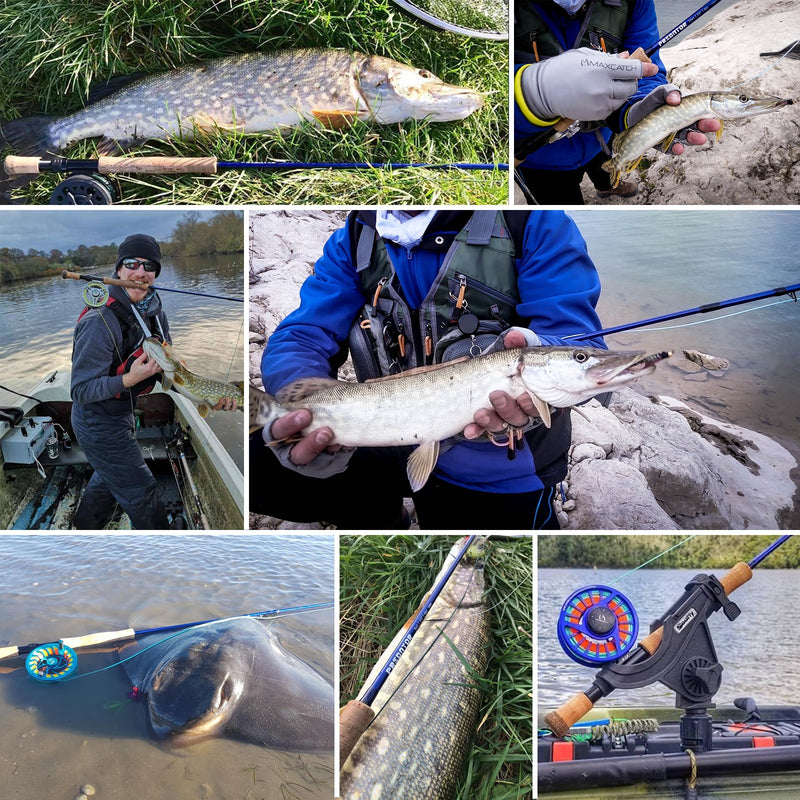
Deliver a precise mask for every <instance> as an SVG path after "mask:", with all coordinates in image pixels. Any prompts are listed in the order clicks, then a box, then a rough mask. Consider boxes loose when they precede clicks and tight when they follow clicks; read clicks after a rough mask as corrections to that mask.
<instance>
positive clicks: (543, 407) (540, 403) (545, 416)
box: [526, 387, 551, 428]
mask: <svg viewBox="0 0 800 800" xmlns="http://www.w3.org/2000/svg"><path fill="white" fill-rule="evenodd" d="M526 389H527V387H526ZM527 391H528V397H530V398H531V401H532V402H533V405H534V407H535V408H536V410H537V411H538V412H539V416H540V417H541V418H542V422H543V423H544V426H545V428H549V427H550V425H551V421H550V406H549V404H547V403H545V401H544V400H542V398H541V397H539V396H538V395H536V394H534V393H533V392H532V391H531V390H530V389H527Z"/></svg>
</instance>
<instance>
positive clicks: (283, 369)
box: [250, 210, 604, 529]
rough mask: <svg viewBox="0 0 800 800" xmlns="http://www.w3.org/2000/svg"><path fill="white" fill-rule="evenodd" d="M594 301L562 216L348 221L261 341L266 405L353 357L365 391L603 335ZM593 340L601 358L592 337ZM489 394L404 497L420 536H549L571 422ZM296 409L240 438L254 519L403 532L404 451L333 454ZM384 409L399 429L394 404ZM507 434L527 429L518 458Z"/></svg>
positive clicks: (528, 402) (584, 261)
mask: <svg viewBox="0 0 800 800" xmlns="http://www.w3.org/2000/svg"><path fill="white" fill-rule="evenodd" d="M599 292H600V282H599V278H598V276H597V272H596V270H595V268H594V265H593V264H592V262H591V260H590V259H589V256H588V254H587V252H586V245H585V243H584V241H583V239H582V237H581V236H580V234H579V232H578V230H577V228H576V226H575V225H574V223H573V222H572V221H571V220H570V219H569V218H568V217H567V216H566V215H565V214H564V213H563V212H557V211H545V212H541V213H538V214H530V213H529V212H523V211H517V212H514V211H507V212H498V211H490V210H486V211H475V212H471V211H440V212H436V211H421V212H420V211H378V212H375V211H372V212H363V211H362V212H353V213H351V214H350V216H349V218H348V221H347V223H346V225H345V226H344V227H343V228H342V229H340V230H339V231H337V232H335V233H334V234H333V235H332V236H331V237H330V239H329V240H328V242H327V243H326V245H325V247H324V251H323V254H322V256H321V258H320V259H319V260H318V261H317V263H316V265H315V268H314V273H313V275H312V276H311V277H310V278H309V279H308V280H307V281H306V283H305V284H304V285H303V288H302V290H301V303H300V307H299V308H298V309H297V310H296V311H295V312H293V313H292V314H291V315H289V316H288V317H287V318H286V319H285V320H284V321H283V322H282V323H281V324H280V325H279V326H278V328H277V329H276V330H275V332H274V333H273V334H272V336H271V337H270V340H269V343H268V346H267V349H266V351H265V353H264V356H263V360H262V375H263V379H264V387H265V389H266V391H267V392H268V393H269V394H270V395H271V394H275V393H276V392H278V391H279V390H280V389H281V388H284V390H286V387H290V386H291V385H292V384H293V382H295V381H298V380H299V379H308V378H318V380H320V382H322V381H324V380H325V379H327V378H329V377H331V376H332V375H335V372H336V368H337V366H338V365H339V364H341V363H342V360H343V357H344V355H345V354H346V351H347V349H348V346H349V350H350V353H351V355H352V357H353V363H354V366H355V369H356V373H357V376H358V378H359V380H360V381H364V380H366V379H370V378H378V377H385V376H393V375H399V374H401V373H404V375H403V377H405V374H409V373H408V370H412V373H411V374H413V369H414V368H418V367H424V366H426V365H432V364H440V363H444V362H451V361H453V360H454V359H458V358H459V357H461V356H465V355H473V356H474V355H476V354H478V353H486V352H492V351H496V350H500V351H502V350H504V349H505V348H516V347H521V346H524V345H529V346H534V345H563V344H564V341H563V340H562V338H561V337H562V336H565V335H567V334H570V333H575V332H576V331H581V330H583V331H591V330H596V329H597V328H598V327H600V326H599V324H598V323H599V320H598V318H597V315H596V313H595V310H594V306H595V304H596V302H597V299H598V296H599ZM589 344H591V345H593V346H597V347H604V345H603V343H602V339H599V338H597V339H595V340H593V341H591V342H590V343H589ZM388 382H389V383H392V381H391V380H389V381H388ZM486 395H488V398H486ZM486 395H481V397H480V399H479V400H477V401H476V402H478V403H479V404H483V403H485V407H484V408H480V409H479V410H477V411H476V412H475V414H474V418H473V419H472V421H471V422H469V424H467V425H466V427H465V428H464V429H463V431H462V433H461V435H460V436H457V437H456V439H455V440H450V441H445V442H444V443H442V445H441V450H437V451H436V452H437V454H438V460H435V459H434V463H435V471H434V472H433V473H432V474H430V475H429V476H428V475H425V476H423V478H422V483H423V485H422V486H421V487H417V490H416V491H413V498H414V504H415V507H416V511H417V516H418V519H419V523H420V526H421V527H423V528H443V529H446V528H487V529H498V528H520V529H526V528H527V529H531V528H557V527H558V524H557V522H556V520H555V517H554V514H553V512H552V505H551V500H552V497H553V494H554V492H555V487H556V485H557V484H558V483H559V481H561V480H562V479H563V478H564V477H565V475H566V465H567V462H566V455H567V450H568V448H569V443H570V430H571V429H570V421H569V412H568V411H565V410H563V409H557V410H556V411H554V412H553V413H552V418H551V419H549V420H548V421H549V422H550V427H545V426H544V425H538V424H536V422H537V419H538V417H539V413H540V412H539V411H537V409H536V408H535V405H534V402H533V401H532V399H531V398H530V397H528V396H526V395H524V394H523V395H521V396H512V395H511V394H509V393H508V392H505V391H494V392H491V393H490V392H488V391H487V392H486ZM278 400H279V401H280V400H281V396H280V395H279V397H278ZM447 402H448V397H447V392H444V393H443V395H442V397H441V404H444V405H445V406H446V404H447ZM251 403H252V401H251ZM295 405H296V406H300V408H295V409H294V410H292V411H291V412H290V413H285V414H282V413H280V414H279V417H278V418H277V419H276V420H274V421H273V420H272V419H269V420H268V421H266V422H263V421H262V423H261V424H264V425H265V428H264V430H263V435H262V432H261V431H259V432H256V433H254V434H253V436H252V437H251V445H250V472H251V493H250V498H251V510H252V511H255V512H256V513H261V514H269V515H270V516H275V517H279V518H282V519H290V520H294V521H298V522H308V521H320V520H325V521H328V522H333V523H335V524H336V525H338V526H339V527H342V528H351V529H365V528H371V529H391V528H402V527H408V524H409V519H408V516H407V514H406V512H405V510H404V506H403V498H404V497H408V496H411V495H412V491H411V490H412V489H413V488H414V479H413V477H412V476H411V475H410V474H409V476H408V477H407V475H406V470H405V466H406V465H405V459H406V457H407V456H408V454H409V449H408V448H404V447H399V446H398V447H357V448H355V449H353V448H349V447H341V446H339V445H338V444H337V443H336V441H335V431H333V430H331V428H330V427H327V426H325V425H322V426H314V425H312V424H311V422H312V415H311V413H310V412H309V411H308V410H307V409H306V408H304V407H303V399H302V397H301V398H300V399H298V400H297V402H296V404H295ZM393 413H394V414H395V415H396V416H397V417H398V418H403V417H404V416H405V417H406V418H407V417H408V412H407V411H405V412H404V408H403V406H402V397H401V398H399V400H398V403H397V407H396V408H394V409H393ZM414 413H416V412H414ZM430 413H431V414H433V409H431V410H430ZM543 413H547V412H546V410H544V411H543ZM251 414H252V405H251ZM424 415H425V413H424V412H423V414H422V416H424ZM390 416H391V415H390ZM467 421H469V418H467ZM380 424H382V425H384V426H385V427H390V426H391V425H392V420H391V419H386V420H385V421H383V422H382V423H380ZM309 426H310V429H308V428H309ZM517 428H519V429H522V428H525V429H527V432H526V433H525V435H524V437H521V436H520V437H519V438H518V440H517V447H516V448H514V442H513V440H514V439H515V438H516V433H515V429H517ZM489 439H491V442H490V441H489ZM265 442H266V443H267V444H268V445H270V446H268V447H265V446H264V444H265ZM436 444H437V445H438V444H439V443H438V442H437V443H436ZM493 444H499V445H502V446H500V447H495V446H493ZM508 445H510V446H508ZM422 449H423V447H422V446H419V447H417V449H416V450H415V451H414V452H415V453H416V452H419V451H420V450H422ZM512 456H513V458H512ZM409 481H410V485H409Z"/></svg>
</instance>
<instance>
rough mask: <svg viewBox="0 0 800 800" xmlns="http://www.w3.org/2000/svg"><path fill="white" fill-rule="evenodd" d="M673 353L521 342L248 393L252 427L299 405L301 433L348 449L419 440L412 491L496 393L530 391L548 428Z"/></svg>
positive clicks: (411, 467)
mask: <svg viewBox="0 0 800 800" xmlns="http://www.w3.org/2000/svg"><path fill="white" fill-rule="evenodd" d="M669 355H671V353H659V354H656V355H651V356H646V357H644V353H643V352H611V351H608V350H600V349H595V348H581V347H524V348H516V349H510V350H502V351H498V352H493V353H487V354H484V355H480V356H476V357H475V358H469V357H466V358H463V359H458V360H455V361H449V362H446V363H444V364H440V365H436V366H433V367H423V368H421V369H417V370H408V371H407V372H404V373H401V374H399V375H393V376H391V377H388V378H380V379H377V380H373V381H367V382H366V383H350V382H348V381H338V380H331V379H329V378H311V379H307V380H301V381H297V382H294V383H291V384H289V385H288V386H285V387H284V388H283V389H282V390H281V391H280V392H278V394H277V397H276V398H273V397H271V396H270V395H268V394H264V393H263V392H261V391H259V390H258V389H254V388H253V387H251V391H250V428H251V430H252V429H254V428H258V427H265V428H266V429H267V430H268V431H269V430H270V428H271V426H272V423H273V422H275V420H276V419H278V418H279V417H281V416H283V415H284V414H287V413H289V412H291V411H295V410H298V409H301V408H305V409H308V410H309V411H310V412H311V414H312V421H311V424H310V425H309V426H308V428H306V430H305V431H304V432H303V433H306V432H308V431H311V430H313V429H315V428H319V427H322V426H327V427H329V428H330V429H331V430H332V431H333V434H334V439H333V441H332V442H331V444H340V445H342V446H345V447H357V446H359V445H363V446H367V447H390V446H402V445H418V446H417V447H416V449H415V450H414V451H413V452H412V453H411V455H410V456H409V458H408V463H407V472H408V479H409V482H410V484H411V488H412V489H413V490H414V491H418V490H419V489H421V488H422V487H423V486H424V485H425V482H426V481H427V480H428V477H429V476H430V474H431V472H432V471H433V468H434V467H435V466H436V461H437V460H438V458H439V450H440V442H442V441H443V440H445V439H448V438H449V437H452V436H456V435H457V434H459V433H461V432H462V431H463V430H464V428H465V426H466V425H468V424H469V423H470V422H472V417H473V415H474V413H475V412H476V411H478V410H479V409H481V408H486V407H488V406H489V405H490V403H489V394H490V393H491V392H493V391H495V390H502V391H505V392H508V393H509V394H511V395H512V396H514V397H518V396H520V395H521V394H523V393H526V394H528V395H529V396H530V398H531V400H532V401H533V403H534V405H535V406H536V408H537V410H538V412H539V415H540V417H541V420H542V422H543V423H544V424H545V425H546V426H548V427H549V426H550V406H554V407H556V408H565V407H568V406H573V405H575V404H577V403H581V402H583V401H584V400H588V399H590V398H591V397H593V396H594V395H596V394H600V393H602V392H606V391H609V390H610V389H614V388H617V387H619V386H624V385H626V384H628V383H631V382H632V381H635V380H636V379H637V378H640V377H642V376H643V375H647V374H649V373H651V372H652V371H653V370H654V369H655V364H656V363H657V362H658V361H661V360H662V359H664V358H667V357H668V356H669Z"/></svg>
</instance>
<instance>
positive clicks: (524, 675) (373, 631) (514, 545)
mask: <svg viewBox="0 0 800 800" xmlns="http://www.w3.org/2000/svg"><path fill="white" fill-rule="evenodd" d="M454 541H455V539H454V538H453V537H451V536H423V535H418V536H413V535H399V536H379V535H364V536H357V537H355V536H342V537H341V539H340V578H341V620H340V625H341V652H340V659H341V670H340V680H341V702H342V704H344V703H345V702H347V701H348V700H350V699H352V698H353V697H355V696H356V694H357V692H358V691H359V689H360V688H361V686H362V685H363V683H364V680H365V679H366V677H367V675H368V673H369V671H370V670H371V669H372V666H373V665H374V663H375V661H376V660H377V659H378V658H379V657H380V655H381V654H382V652H383V650H384V648H385V647H386V646H387V645H388V643H389V642H390V641H391V639H392V637H393V636H394V634H395V633H396V631H397V629H398V628H399V627H400V626H401V625H402V624H403V623H405V622H406V620H407V619H408V618H409V616H410V615H411V614H412V613H413V612H414V610H415V609H416V606H417V605H418V603H419V602H420V600H421V599H422V597H423V595H424V594H425V592H426V591H427V590H428V589H429V588H430V586H431V584H432V582H433V580H434V578H435V577H436V574H437V572H438V571H439V569H441V566H442V563H443V562H444V559H445V557H446V556H447V553H448V552H449V551H450V548H451V547H452V545H453V543H454ZM490 541H491V546H490V549H489V552H488V555H487V558H486V566H485V570H484V574H485V580H486V588H487V593H486V599H485V602H486V604H487V607H488V608H489V609H490V615H491V649H490V654H489V663H488V667H487V674H486V686H487V688H486V690H485V691H484V693H483V704H482V707H481V710H480V713H479V716H478V719H479V725H478V731H477V734H476V737H475V741H474V743H473V747H472V752H471V754H470V757H469V761H468V763H467V766H466V769H465V773H464V777H463V781H462V785H461V787H460V789H459V793H458V795H457V797H458V800H523V798H530V797H532V796H533V789H532V785H533V783H532V781H533V778H532V758H533V723H532V712H533V701H532V692H533V678H532V647H533V644H532V624H533V623H532V569H533V567H532V541H531V539H530V538H528V537H525V538H517V539H512V540H502V539H496V538H493V539H492V540H490Z"/></svg>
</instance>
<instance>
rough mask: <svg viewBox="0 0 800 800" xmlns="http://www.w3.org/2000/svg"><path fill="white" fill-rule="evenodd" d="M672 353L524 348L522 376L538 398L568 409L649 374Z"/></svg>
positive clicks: (570, 348) (580, 348)
mask: <svg viewBox="0 0 800 800" xmlns="http://www.w3.org/2000/svg"><path fill="white" fill-rule="evenodd" d="M670 355H671V353H666V352H665V353H658V354H656V355H652V356H645V354H644V351H636V352H633V351H628V352H624V351H618V352H612V351H608V350H600V349H597V348H591V347H574V348H573V347H550V348H547V347H544V348H543V347H532V348H524V349H523V350H522V352H521V355H520V367H519V375H520V379H521V380H522V382H523V384H524V385H525V387H526V388H527V389H528V390H529V391H531V392H533V394H535V395H536V396H537V397H540V398H541V399H542V400H544V401H546V402H547V403H549V404H550V405H552V406H555V407H556V408H565V407H567V406H571V405H575V404H576V403H580V402H582V401H583V400H588V399H590V398H591V397H594V396H595V395H596V394H600V393H602V392H606V391H609V390H610V389H615V388H617V387H619V386H624V385H626V384H628V383H631V382H632V381H635V380H637V379H638V378H641V377H642V376H643V375H649V374H650V373H651V372H653V370H655V365H656V364H657V363H658V362H659V361H661V360H662V359H664V358H668V357H669V356H670Z"/></svg>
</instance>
